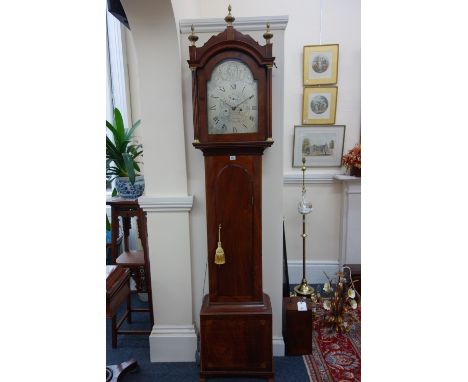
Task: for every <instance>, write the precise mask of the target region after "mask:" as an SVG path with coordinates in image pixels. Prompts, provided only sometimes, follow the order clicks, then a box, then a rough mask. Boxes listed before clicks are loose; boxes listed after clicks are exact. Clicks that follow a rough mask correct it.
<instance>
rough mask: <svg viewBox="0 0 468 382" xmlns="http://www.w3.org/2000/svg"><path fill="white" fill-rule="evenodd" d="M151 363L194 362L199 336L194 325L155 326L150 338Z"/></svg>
mask: <svg viewBox="0 0 468 382" xmlns="http://www.w3.org/2000/svg"><path fill="white" fill-rule="evenodd" d="M149 344H150V358H151V362H194V361H195V352H196V351H197V334H196V333H195V327H194V326H193V325H157V324H156V325H154V327H153V330H152V331H151V334H150V337H149Z"/></svg>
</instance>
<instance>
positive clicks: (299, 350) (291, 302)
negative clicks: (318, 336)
mask: <svg viewBox="0 0 468 382" xmlns="http://www.w3.org/2000/svg"><path fill="white" fill-rule="evenodd" d="M298 301H302V298H300V297H291V298H290V297H284V298H283V338H284V344H285V353H286V355H304V354H312V303H311V302H310V300H306V303H307V310H306V311H298V310H297V302H298Z"/></svg>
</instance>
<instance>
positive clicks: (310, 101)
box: [302, 86, 338, 125]
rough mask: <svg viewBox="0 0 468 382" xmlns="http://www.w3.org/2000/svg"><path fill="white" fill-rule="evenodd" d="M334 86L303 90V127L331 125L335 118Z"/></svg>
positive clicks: (335, 89)
mask: <svg viewBox="0 0 468 382" xmlns="http://www.w3.org/2000/svg"><path fill="white" fill-rule="evenodd" d="M337 93H338V88H337V87H336V86H323V87H322V86H321V87H308V86H306V87H305V88H304V96H303V106H302V123H303V124H304V125H328V124H330V125H333V124H334V123H335V116H336V95H337Z"/></svg>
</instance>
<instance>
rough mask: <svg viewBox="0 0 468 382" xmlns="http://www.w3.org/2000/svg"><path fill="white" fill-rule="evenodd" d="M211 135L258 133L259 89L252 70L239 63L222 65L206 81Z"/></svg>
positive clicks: (230, 61)
mask: <svg viewBox="0 0 468 382" xmlns="http://www.w3.org/2000/svg"><path fill="white" fill-rule="evenodd" d="M207 115H208V134H244V133H256V132H257V131H258V89H257V81H256V80H255V79H254V78H253V76H252V72H251V71H250V69H249V67H248V66H247V65H245V64H244V63H242V62H240V61H237V60H225V61H222V62H221V63H219V64H218V65H217V66H216V67H215V68H214V69H213V72H212V74H211V78H210V80H208V81H207Z"/></svg>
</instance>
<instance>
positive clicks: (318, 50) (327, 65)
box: [304, 44, 338, 85]
mask: <svg viewBox="0 0 468 382" xmlns="http://www.w3.org/2000/svg"><path fill="white" fill-rule="evenodd" d="M337 79H338V44H332V45H308V46H305V47H304V85H331V84H336V81H337Z"/></svg>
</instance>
